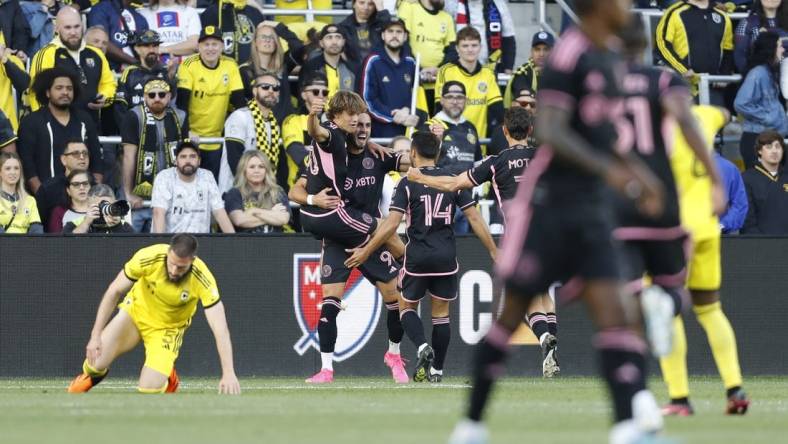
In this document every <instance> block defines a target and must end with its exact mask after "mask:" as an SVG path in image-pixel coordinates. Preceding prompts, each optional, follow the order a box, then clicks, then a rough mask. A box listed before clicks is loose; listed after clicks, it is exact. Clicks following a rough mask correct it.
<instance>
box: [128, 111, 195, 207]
mask: <svg viewBox="0 0 788 444" xmlns="http://www.w3.org/2000/svg"><path fill="white" fill-rule="evenodd" d="M135 114H137V116H138V119H139V128H140V141H139V145H138V148H137V168H136V170H137V171H136V172H135V179H136V180H135V182H134V183H135V185H134V194H136V195H137V196H139V197H142V198H149V197H151V194H152V192H153V179H154V178H155V177H156V175H157V174H158V173H159V171H161V170H160V169H159V163H160V162H159V160H160V159H159V156H160V155H161V153H160V149H161V148H163V151H164V165H163V166H164V168H169V167H171V166H173V165H175V158H174V157H173V156H174V150H173V149H171V148H172V147H174V145H175V144H176V143H177V142H178V141H179V140H180V139H181V127H182V125H183V122H181V120H180V118H178V114H177V113H176V112H175V110H174V109H172V108H171V107H167V109H166V111H165V114H164V117H163V118H162V120H163V122H162V123H163V128H164V134H162V135H161V137H159V134H158V125H157V123H156V118H155V117H154V116H153V114H152V113H151V112H150V110H149V109H148V107H147V106H145V105H144V104H142V105H140V106H139V112H138V113H135ZM162 143H163V147H162V145H160V144H162Z"/></svg>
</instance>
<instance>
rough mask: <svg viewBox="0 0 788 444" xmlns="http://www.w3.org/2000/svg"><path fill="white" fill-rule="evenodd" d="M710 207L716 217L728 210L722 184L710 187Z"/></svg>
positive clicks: (726, 197)
mask: <svg viewBox="0 0 788 444" xmlns="http://www.w3.org/2000/svg"><path fill="white" fill-rule="evenodd" d="M711 205H712V208H713V209H714V214H716V215H717V216H722V215H723V214H725V210H727V209H728V196H727V193H726V192H725V189H723V188H722V184H713V185H712V186H711Z"/></svg>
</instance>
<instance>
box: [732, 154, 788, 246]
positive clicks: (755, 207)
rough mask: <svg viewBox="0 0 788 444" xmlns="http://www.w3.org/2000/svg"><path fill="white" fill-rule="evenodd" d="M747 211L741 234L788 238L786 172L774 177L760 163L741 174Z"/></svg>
mask: <svg viewBox="0 0 788 444" xmlns="http://www.w3.org/2000/svg"><path fill="white" fill-rule="evenodd" d="M742 179H743V180H744V188H745V190H746V191H747V203H748V204H749V210H748V211H747V218H746V219H745V220H744V226H743V227H742V229H741V233H742V234H770V235H776V234H780V235H783V234H788V171H786V170H785V169H783V168H780V170H779V171H778V172H777V176H773V175H772V174H771V173H769V172H768V171H767V170H766V168H764V167H763V165H761V164H760V163H759V164H758V165H755V166H754V167H753V168H750V169H748V170H747V171H745V172H744V173H742Z"/></svg>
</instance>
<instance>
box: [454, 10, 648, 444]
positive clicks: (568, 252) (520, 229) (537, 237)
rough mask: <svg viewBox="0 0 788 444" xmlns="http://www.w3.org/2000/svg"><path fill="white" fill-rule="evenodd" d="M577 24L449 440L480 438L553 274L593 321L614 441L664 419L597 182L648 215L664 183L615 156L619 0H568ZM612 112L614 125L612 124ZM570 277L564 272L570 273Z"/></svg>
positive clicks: (548, 94)
mask: <svg viewBox="0 0 788 444" xmlns="http://www.w3.org/2000/svg"><path fill="white" fill-rule="evenodd" d="M574 6H575V12H576V13H577V14H578V16H579V17H580V23H579V25H578V28H575V29H571V30H569V31H567V32H566V33H565V34H564V37H563V38H562V40H561V42H560V43H559V44H558V45H556V47H555V49H554V50H553V52H552V53H551V55H550V58H549V60H548V61H547V63H546V65H545V67H544V72H543V77H542V78H541V80H540V82H541V83H540V86H539V93H538V94H539V96H538V99H537V101H538V103H539V105H540V109H539V112H538V114H537V117H536V138H537V139H539V140H541V141H543V142H544V144H545V145H543V146H542V147H540V148H539V149H538V150H537V153H536V155H535V156H534V159H533V161H532V162H531V165H530V166H529V167H528V169H527V170H526V174H525V178H524V180H523V181H522V182H520V189H519V190H518V193H517V196H516V198H515V201H513V202H512V203H511V204H510V205H509V209H508V213H507V215H508V227H507V230H506V233H505V234H504V239H503V240H502V243H501V245H503V249H502V251H501V254H500V256H499V260H498V261H497V263H496V271H497V274H498V276H499V277H500V278H501V279H502V280H503V281H504V283H505V286H506V294H505V300H504V308H503V311H502V313H501V315H500V317H499V318H498V319H497V320H496V321H495V322H494V323H493V325H492V326H491V327H490V330H489V332H488V333H487V335H486V336H485V337H484V339H483V340H482V341H481V342H480V343H479V344H478V346H477V350H476V356H475V360H474V365H473V389H472V391H471V394H470V406H469V409H468V412H467V417H466V418H465V419H464V420H463V421H461V422H460V423H459V424H458V425H457V427H456V428H455V430H454V432H453V434H452V437H451V439H450V442H452V443H469V442H484V441H485V440H486V435H487V432H486V429H485V427H484V425H483V424H482V423H481V422H480V421H481V418H482V411H483V409H484V407H485V405H486V404H487V400H488V398H489V394H490V391H491V389H492V386H493V384H494V382H495V379H496V378H497V377H498V375H500V374H501V367H502V364H503V362H504V360H505V357H506V355H507V350H508V347H509V338H510V337H511V335H512V333H513V332H514V330H515V329H516V328H517V327H518V326H519V324H520V322H522V319H523V316H524V315H525V313H526V311H527V310H528V307H529V305H530V303H531V300H532V298H533V297H534V296H535V295H538V294H540V293H544V292H545V291H546V290H547V289H548V287H549V285H550V284H551V283H552V282H555V281H563V282H566V285H564V287H563V289H562V295H563V296H565V297H571V296H573V294H576V295H580V296H581V297H582V298H583V299H584V300H585V302H586V304H587V305H588V308H589V311H590V314H591V317H592V318H593V320H594V323H595V324H596V328H597V329H598V332H597V333H596V335H595V336H594V338H593V345H594V347H595V348H596V349H597V350H598V351H599V355H600V364H601V366H600V367H601V372H602V376H603V377H604V378H605V380H606V381H607V383H608V386H609V389H610V394H611V400H612V403H613V407H614V417H615V422H616V423H615V425H614V426H613V428H612V430H611V432H610V442H611V443H615V444H618V443H632V442H634V441H636V440H638V439H640V438H645V437H646V436H647V435H648V434H650V433H652V432H653V431H654V430H656V429H659V428H661V426H662V417H661V415H660V412H659V408H658V407H657V405H656V402H655V400H654V397H653V395H652V394H651V393H650V392H649V391H648V390H647V389H646V378H645V377H646V373H645V364H646V358H645V352H646V349H647V345H646V343H645V342H644V341H643V339H642V338H641V337H640V335H639V332H638V331H637V329H636V328H635V326H634V325H633V324H632V321H631V320H630V319H629V317H628V316H627V314H626V313H627V312H628V308H629V307H627V306H626V305H627V303H628V302H634V301H633V300H632V298H625V297H623V295H622V294H621V290H620V271H619V265H618V264H619V262H618V259H619V252H618V250H617V248H616V245H615V244H614V243H613V241H612V239H611V238H612V229H613V226H614V220H613V218H612V214H613V208H612V199H610V198H609V191H608V188H607V186H606V185H605V182H607V184H608V185H609V186H611V187H612V188H613V189H615V190H617V191H619V192H622V193H624V194H626V195H628V196H629V197H630V198H632V199H635V200H637V201H638V204H639V206H640V208H641V209H642V210H643V211H644V212H646V213H647V214H650V215H654V216H657V215H659V214H660V212H661V209H662V208H661V207H662V191H661V186H660V184H659V182H658V181H657V179H656V178H655V177H654V176H653V174H651V173H650V172H649V171H648V170H647V169H646V168H645V167H644V166H643V165H642V164H641V162H640V161H639V160H637V158H634V157H633V156H631V155H627V154H621V155H616V154H615V153H616V151H615V149H614V143H615V141H616V125H617V126H622V125H623V124H625V123H626V120H625V119H623V122H622V121H621V120H622V119H620V118H619V116H618V115H617V113H620V112H621V111H623V110H622V109H621V107H620V106H619V104H620V100H621V92H620V91H619V87H618V84H619V83H618V82H619V81H618V79H617V77H616V72H618V71H619V69H620V68H623V66H621V63H620V61H619V59H618V57H617V56H616V55H615V54H613V53H612V52H611V51H610V50H609V49H608V48H607V46H606V45H607V44H608V43H609V42H610V38H611V36H612V35H613V34H614V33H615V32H617V31H618V30H620V29H621V28H623V26H625V25H626V24H627V22H628V20H629V13H628V10H629V8H630V6H631V4H630V2H628V1H616V0H576V1H575V2H574ZM614 122H615V124H614ZM570 276H571V277H572V278H571V279H568V280H567V279H566V278H567V277H570Z"/></svg>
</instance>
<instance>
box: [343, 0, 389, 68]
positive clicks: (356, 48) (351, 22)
mask: <svg viewBox="0 0 788 444" xmlns="http://www.w3.org/2000/svg"><path fill="white" fill-rule="evenodd" d="M389 21H391V13H389V11H388V10H387V9H384V10H382V11H378V12H376V13H375V14H374V15H372V16H371V17H370V18H369V20H368V21H367V25H368V29H369V43H370V45H369V48H366V50H362V48H361V47H360V44H359V40H358V32H357V29H358V27H359V23H358V21H357V20H356V15H355V14H350V15H349V16H347V17H345V19H344V20H342V21H341V22H339V24H338V25H337V26H339V28H340V29H341V30H342V32H343V33H344V34H345V55H346V56H347V58H348V60H350V61H351V62H352V63H355V64H358V65H360V64H361V62H363V61H364V59H365V58H366V57H367V56H368V55H369V54H370V52H371V51H372V48H377V47H379V46H381V45H383V38H382V37H381V36H380V34H381V33H382V32H383V25H385V24H386V23H387V22H389Z"/></svg>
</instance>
